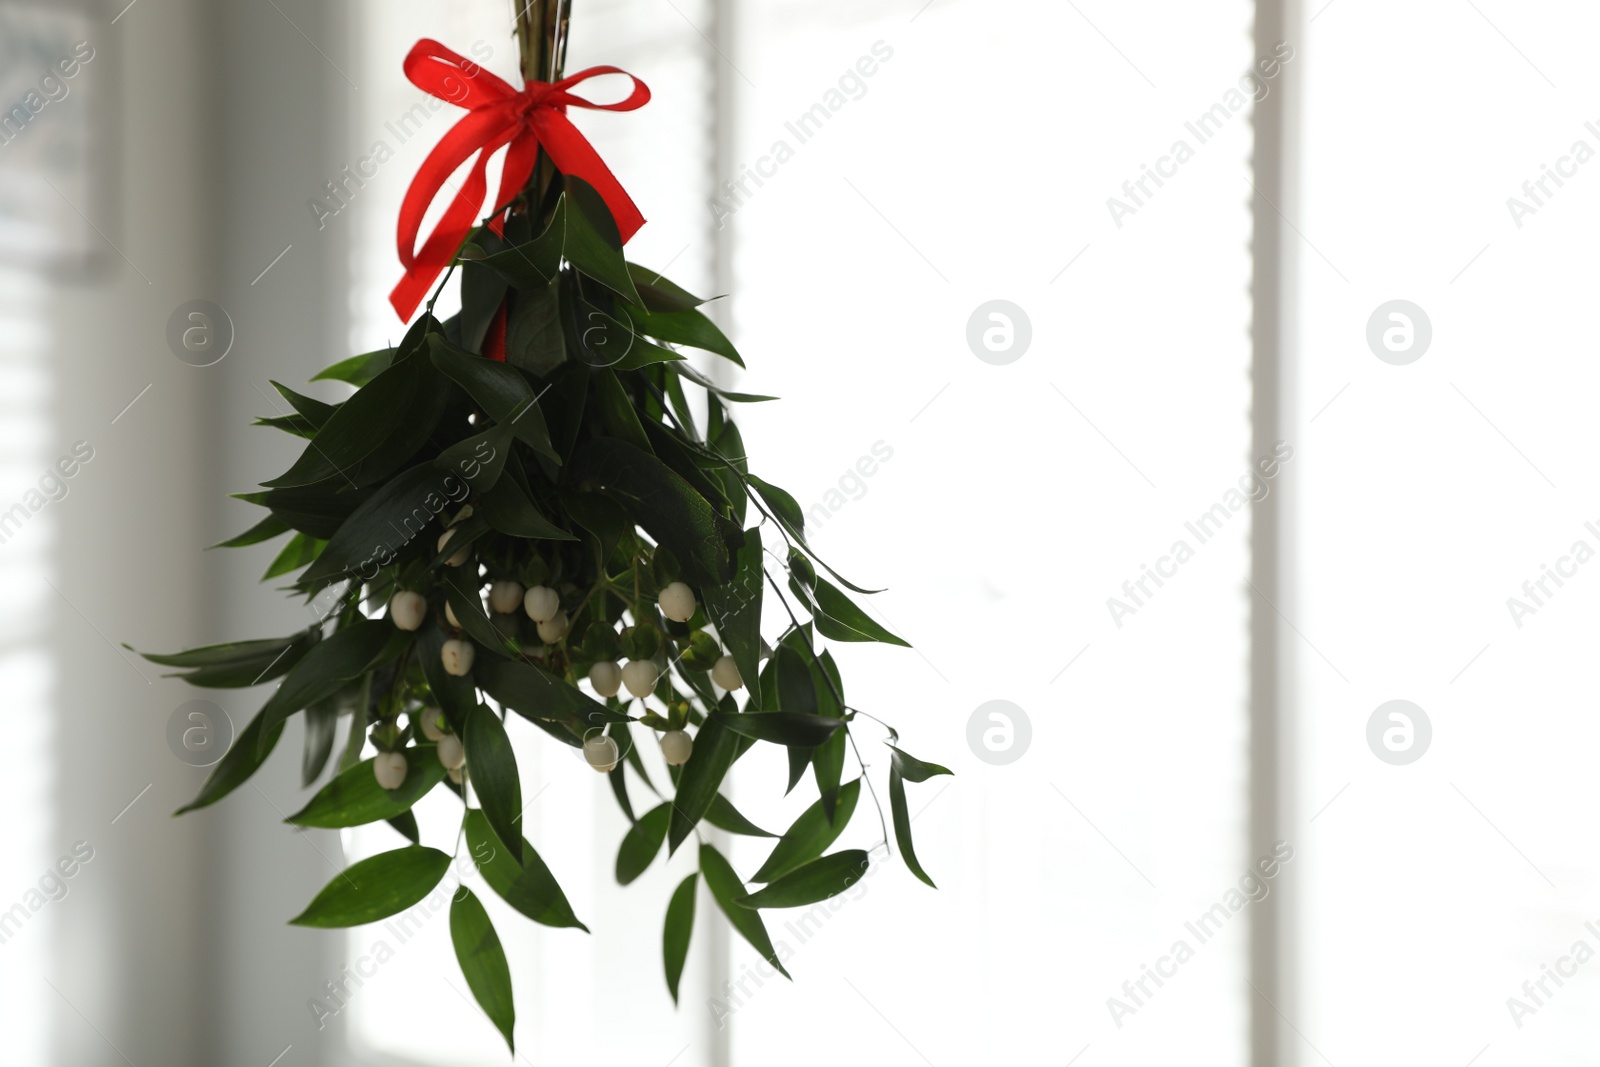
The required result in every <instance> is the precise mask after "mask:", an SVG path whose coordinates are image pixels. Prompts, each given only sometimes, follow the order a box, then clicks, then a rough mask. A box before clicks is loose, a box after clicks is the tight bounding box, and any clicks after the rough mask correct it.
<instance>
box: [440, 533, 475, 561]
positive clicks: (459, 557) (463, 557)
mask: <svg viewBox="0 0 1600 1067" xmlns="http://www.w3.org/2000/svg"><path fill="white" fill-rule="evenodd" d="M455 535H456V532H455V530H454V529H449V530H446V531H445V532H444V533H442V534H440V535H439V551H440V552H443V551H444V546H445V545H447V544H449V543H450V538H452V537H454V536H455ZM471 554H472V546H470V545H463V546H461V551H460V552H457V553H456V554H455V555H453V556H451V557H450V558H449V559H447V560H445V564H446V565H447V566H450V567H459V566H461V565H462V564H463V563H465V562H466V561H467V557H468V556H470V555H471Z"/></svg>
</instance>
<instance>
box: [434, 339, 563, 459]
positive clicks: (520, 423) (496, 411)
mask: <svg viewBox="0 0 1600 1067" xmlns="http://www.w3.org/2000/svg"><path fill="white" fill-rule="evenodd" d="M429 344H430V351H431V353H432V358H433V365H434V366H435V367H437V368H438V369H439V370H440V371H442V372H443V373H444V374H445V375H446V376H447V377H449V378H450V379H452V380H453V381H454V382H455V383H456V384H457V385H459V386H461V388H463V389H465V390H466V391H467V395H468V396H470V397H472V399H473V401H474V402H476V403H477V405H478V406H479V407H481V408H483V410H484V411H486V412H487V413H488V415H489V418H491V419H493V420H494V421H495V422H497V423H503V424H505V425H508V426H510V427H511V430H512V432H513V433H514V434H516V436H517V440H519V441H521V442H522V443H523V444H525V445H527V446H528V447H529V448H531V449H533V450H534V451H535V452H538V453H539V454H541V455H543V456H544V457H546V458H547V459H549V460H550V461H551V462H554V463H560V462H561V455H560V453H558V452H557V451H556V450H555V448H554V446H552V445H551V444H550V430H549V428H548V427H547V426H546V425H545V421H544V413H543V412H542V411H540V410H539V405H538V403H537V394H536V393H534V391H533V386H532V385H530V384H529V382H528V379H527V378H525V377H524V376H523V374H522V372H521V371H519V370H517V369H516V368H515V367H512V366H508V365H507V364H504V363H496V362H495V361H494V360H492V359H484V358H483V357H482V356H476V355H473V354H472V353H471V352H464V351H462V350H461V349H459V348H457V347H455V346H454V345H452V344H450V343H449V342H448V341H446V340H445V339H444V338H443V337H440V336H438V335H437V334H435V335H434V336H433V337H431V338H430V339H429Z"/></svg>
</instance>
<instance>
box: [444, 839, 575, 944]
mask: <svg viewBox="0 0 1600 1067" xmlns="http://www.w3.org/2000/svg"><path fill="white" fill-rule="evenodd" d="M466 834H467V847H468V848H469V849H470V850H471V852H472V862H473V863H474V864H476V865H477V868H478V872H479V873H480V874H482V875H483V880H484V881H485V882H487V883H489V888H490V889H493V890H494V891H495V893H496V894H498V895H499V897H500V898H501V899H502V900H504V901H505V902H506V903H507V904H510V905H511V906H512V907H513V908H515V909H517V910H518V911H520V912H521V913H522V914H524V915H526V916H527V917H528V918H530V919H532V920H533V921H534V922H536V923H540V924H542V925H544V926H557V927H569V926H575V927H577V928H578V929H580V930H582V931H584V932H585V933H588V932H589V928H588V927H587V926H585V925H583V924H582V923H581V922H579V921H578V918H577V916H576V915H574V914H573V913H572V905H571V904H569V903H567V895H566V894H565V893H563V892H562V891H561V886H559V885H558V884H556V880H555V876H554V875H552V874H551V873H550V868H549V867H546V866H545V865H544V860H542V859H540V858H539V853H538V852H536V851H534V847H533V846H532V845H530V844H529V843H528V841H527V839H526V838H524V839H523V841H522V864H521V865H520V866H519V865H518V864H517V861H516V860H514V859H512V858H511V855H510V853H508V852H506V850H505V849H504V848H502V847H500V842H499V839H498V838H497V837H495V834H494V831H493V830H491V829H490V828H489V820H488V819H486V818H484V815H483V812H481V811H479V810H478V809H477V808H472V809H469V810H468V811H467V819H466Z"/></svg>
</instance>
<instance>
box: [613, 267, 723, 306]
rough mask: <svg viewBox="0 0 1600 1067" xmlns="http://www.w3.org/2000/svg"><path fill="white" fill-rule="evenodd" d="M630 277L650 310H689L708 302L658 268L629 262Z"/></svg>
mask: <svg viewBox="0 0 1600 1067" xmlns="http://www.w3.org/2000/svg"><path fill="white" fill-rule="evenodd" d="M628 277H630V278H632V279H633V284H634V287H635V288H637V289H638V290H639V295H640V296H641V297H643V298H644V307H645V308H646V309H647V310H649V311H662V312H670V311H689V310H691V309H693V308H697V307H699V306H700V305H701V304H704V303H706V301H704V300H702V299H700V298H699V297H698V296H695V295H694V294H693V293H691V292H689V291H688V290H686V289H682V288H679V287H678V286H677V285H675V284H673V282H671V281H670V280H668V279H666V278H663V277H662V276H661V272H660V271H658V270H651V269H650V268H649V267H641V266H639V264H637V263H629V264H628Z"/></svg>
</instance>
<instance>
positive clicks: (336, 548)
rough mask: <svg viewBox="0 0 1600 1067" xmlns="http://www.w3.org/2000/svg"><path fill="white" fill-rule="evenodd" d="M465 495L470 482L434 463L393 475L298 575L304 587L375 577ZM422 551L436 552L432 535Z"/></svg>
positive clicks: (420, 465) (352, 514) (353, 514)
mask: <svg viewBox="0 0 1600 1067" xmlns="http://www.w3.org/2000/svg"><path fill="white" fill-rule="evenodd" d="M474 358H477V357H474ZM483 362H487V360H484V361H483ZM467 492H468V486H467V483H466V482H465V481H464V480H462V479H461V478H460V477H459V476H458V475H456V474H453V473H451V472H449V471H441V470H439V469H437V468H436V467H434V466H433V464H431V463H419V464H418V465H417V466H415V467H412V468H411V469H410V470H408V471H405V472H404V473H402V474H399V475H397V476H395V477H394V478H393V479H391V480H390V481H389V482H388V483H386V484H385V485H384V486H383V487H382V488H380V489H379V490H378V491H377V492H376V493H374V494H373V495H372V496H371V497H370V498H369V499H368V500H367V501H366V502H365V503H363V504H362V505H361V506H360V507H358V508H356V509H355V511H354V512H352V513H351V515H350V517H349V518H347V519H345V520H344V522H343V523H342V524H341V525H340V526H339V527H338V532H336V533H335V534H334V535H333V536H332V537H331V538H329V540H328V544H327V547H325V548H324V549H323V550H322V554H321V555H320V556H318V557H317V561H316V562H315V563H313V564H312V565H311V567H310V568H309V569H308V570H307V571H306V572H305V573H304V574H303V575H301V576H300V582H301V584H303V585H309V584H311V583H314V582H319V581H334V580H337V579H338V578H340V577H342V576H344V575H346V574H348V573H350V572H352V571H357V572H359V573H361V574H369V573H370V574H376V573H377V570H378V568H379V567H381V566H385V565H386V564H387V563H389V562H392V561H393V558H394V556H395V555H396V554H398V553H399V552H400V551H401V550H402V549H404V548H405V547H406V546H407V545H408V544H410V543H411V542H412V541H414V540H415V539H416V538H417V537H418V536H419V535H422V531H423V530H424V529H425V528H426V527H427V526H428V524H429V523H431V522H433V520H434V519H436V518H438V517H439V515H440V514H441V513H442V512H444V511H445V510H446V509H447V508H451V507H455V506H459V504H460V503H461V502H462V501H463V500H465V499H466V496H467ZM424 547H425V548H426V550H427V551H428V553H429V554H430V555H431V554H432V553H433V548H434V539H433V537H432V536H428V537H427V538H426V542H425V546H424Z"/></svg>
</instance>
